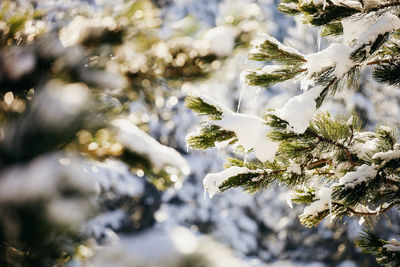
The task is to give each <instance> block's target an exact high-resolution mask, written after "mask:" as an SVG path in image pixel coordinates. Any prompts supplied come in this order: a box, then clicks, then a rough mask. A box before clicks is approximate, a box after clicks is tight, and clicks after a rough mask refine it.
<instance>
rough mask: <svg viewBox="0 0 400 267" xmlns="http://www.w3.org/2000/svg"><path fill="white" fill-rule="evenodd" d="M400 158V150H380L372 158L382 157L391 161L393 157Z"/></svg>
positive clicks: (386, 160)
mask: <svg viewBox="0 0 400 267" xmlns="http://www.w3.org/2000/svg"><path fill="white" fill-rule="evenodd" d="M398 158H400V150H389V151H387V152H378V153H375V155H374V156H373V157H372V159H380V160H383V161H384V162H388V161H391V160H392V159H398Z"/></svg>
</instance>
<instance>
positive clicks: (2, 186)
mask: <svg viewBox="0 0 400 267" xmlns="http://www.w3.org/2000/svg"><path fill="white" fill-rule="evenodd" d="M63 158H64V157H62V156H61V155H57V154H50V155H46V156H42V157H39V158H37V159H35V160H33V161H31V162H30V163H29V164H16V165H13V166H12V167H9V168H7V169H5V170H4V171H3V172H2V176H1V179H0V202H2V201H4V202H5V201H8V202H21V201H31V200H33V199H37V198H57V196H58V194H59V190H58V189H59V188H61V187H62V186H70V187H72V188H74V190H76V191H82V192H89V193H90V192H92V193H94V192H97V191H98V187H97V183H96V182H95V179H94V177H93V176H92V175H90V174H88V173H85V172H84V171H83V168H82V167H83V166H82V165H81V164H80V163H78V160H76V159H73V158H69V159H68V161H67V162H68V164H66V165H63V164H62V163H61V162H60V161H59V160H60V159H63Z"/></svg>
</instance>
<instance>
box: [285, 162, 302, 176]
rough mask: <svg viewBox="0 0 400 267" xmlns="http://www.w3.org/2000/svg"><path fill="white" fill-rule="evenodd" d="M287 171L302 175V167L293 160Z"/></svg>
mask: <svg viewBox="0 0 400 267" xmlns="http://www.w3.org/2000/svg"><path fill="white" fill-rule="evenodd" d="M287 171H288V172H292V173H295V174H298V175H301V166H300V164H297V163H296V162H294V161H293V160H291V162H290V165H289V167H288V168H287Z"/></svg>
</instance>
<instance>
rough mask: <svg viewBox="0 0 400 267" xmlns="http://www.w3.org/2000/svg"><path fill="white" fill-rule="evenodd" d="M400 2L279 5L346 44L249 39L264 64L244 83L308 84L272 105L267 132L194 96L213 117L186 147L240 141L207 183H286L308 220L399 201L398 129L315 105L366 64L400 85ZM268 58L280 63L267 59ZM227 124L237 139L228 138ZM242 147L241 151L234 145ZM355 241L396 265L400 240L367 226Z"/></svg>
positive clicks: (294, 0) (250, 186)
mask: <svg viewBox="0 0 400 267" xmlns="http://www.w3.org/2000/svg"><path fill="white" fill-rule="evenodd" d="M399 6H400V2H398V1H333V0H327V1H316V0H315V1H298V0H283V1H281V4H280V6H279V10H280V11H282V12H284V13H286V14H288V15H292V16H301V17H302V18H303V22H304V23H307V24H311V25H314V26H322V31H321V35H322V36H340V35H343V37H344V40H343V43H332V44H331V45H330V46H328V47H327V48H326V49H324V50H322V51H320V52H317V53H314V54H310V55H302V54H301V53H300V52H299V51H297V50H295V49H294V48H291V47H288V46H286V45H284V44H282V43H280V42H279V41H277V40H276V39H274V38H273V37H270V36H264V37H262V38H260V39H257V40H255V41H253V43H252V44H253V49H252V50H250V53H249V59H251V60H255V61H260V62H262V63H263V64H264V67H263V68H259V69H255V70H248V71H246V72H245V73H244V76H245V81H246V83H247V84H249V85H254V86H262V87H265V88H267V87H270V86H271V85H274V84H277V83H281V82H284V81H287V80H292V81H300V82H301V84H302V89H303V90H304V91H305V92H303V94H301V95H299V96H295V97H293V98H292V99H290V100H289V101H288V103H287V104H286V105H285V106H283V107H282V108H281V109H278V110H271V109H268V110H267V111H266V115H265V118H264V121H263V123H264V128H262V129H261V128H260V129H247V130H245V129H246V127H248V128H250V126H248V125H245V124H246V123H245V122H242V121H239V120H237V122H236V124H235V122H234V120H233V118H232V115H230V114H231V113H230V112H231V111H227V110H226V108H225V107H224V106H222V105H221V104H219V103H217V102H215V101H214V100H210V99H208V98H205V97H202V96H188V102H187V103H188V104H187V106H188V107H189V108H191V109H192V110H194V111H195V112H197V113H200V115H203V116H208V120H204V121H203V122H202V123H201V124H200V126H199V127H200V130H199V131H198V133H197V134H196V135H189V136H188V139H187V140H188V144H189V145H190V146H191V147H193V148H196V149H205V148H209V147H213V146H215V142H220V141H222V140H230V142H229V145H233V146H234V147H235V148H236V149H234V153H235V154H236V157H235V158H234V159H229V160H228V163H227V166H226V167H228V168H229V169H227V170H226V172H221V173H216V174H212V175H210V176H207V177H206V179H205V180H204V185H205V188H206V190H209V192H210V193H211V192H214V191H225V190H227V189H229V188H233V187H242V188H243V189H244V190H246V191H248V192H256V191H259V190H262V189H265V188H269V187H271V186H276V185H279V186H283V187H286V188H287V189H288V190H291V191H292V201H293V202H295V203H298V204H304V205H307V206H306V207H305V209H304V212H303V214H302V215H300V221H301V223H302V224H304V225H305V226H307V227H313V226H316V225H317V224H318V223H320V222H321V221H322V220H323V219H325V218H326V217H330V218H332V219H335V220H338V221H339V220H340V219H341V218H342V217H344V216H350V217H360V218H362V219H368V218H370V217H375V216H378V215H380V214H384V213H386V212H387V211H389V210H390V209H392V208H397V207H398V203H399V198H398V197H399V195H398V186H399V183H400V176H399V173H398V170H399V165H398V164H399V162H400V161H399V159H400V151H399V150H398V149H399V145H398V144H397V143H396V142H397V141H398V136H397V134H396V133H395V131H394V130H393V129H391V128H389V127H386V126H380V127H377V128H376V129H375V131H373V132H371V131H367V130H365V129H363V127H362V121H360V119H359V118H358V117H357V116H356V115H353V116H350V117H340V116H339V117H334V116H332V115H330V114H329V113H327V112H318V113H316V111H317V109H318V108H319V107H320V106H321V105H323V104H324V103H325V102H326V101H327V99H328V97H334V96H335V94H336V93H337V92H339V91H341V90H344V89H351V88H354V87H357V86H358V84H359V82H358V81H359V73H360V71H363V70H364V69H367V68H371V67H372V68H373V76H374V78H375V79H376V80H377V81H378V82H381V83H387V84H390V85H398V84H399V81H398V75H397V74H398V69H399V67H398V65H399V64H398V57H399V51H400V50H399V30H400V18H399V16H400V12H399V8H398V7H399ZM271 62H272V63H273V64H277V65H269V64H271ZM212 106H213V107H212ZM240 116H241V115H240V114H239V115H237V116H236V117H237V118H239V117H240ZM227 121H228V122H227ZM243 121H245V120H243ZM249 122H250V120H249ZM240 123H242V125H240ZM224 128H225V130H229V131H232V132H233V134H234V135H235V136H236V138H232V139H228V137H226V139H222V138H221V133H222V132H223V130H224ZM260 130H265V131H266V132H267V134H266V135H265V136H264V137H263V139H265V140H255V141H254V142H249V141H248V138H249V136H253V135H252V131H260ZM212 131H214V133H212ZM194 138H195V139H194ZM212 138H215V139H214V144H213V139H212ZM246 138H247V139H246ZM241 139H242V140H241ZM245 139H246V140H245ZM243 140H244V141H243ZM271 141H272V142H273V143H275V144H276V147H278V148H276V147H275V146H272V145H271ZM243 144H245V149H244V150H243V149H238V147H242V145H243ZM261 147H262V148H263V150H264V152H265V151H266V150H269V151H272V152H273V153H274V157H272V158H271V157H269V158H264V160H263V159H262V157H261V156H260V151H257V149H259V150H260V148H261ZM251 151H254V152H255V157H252V158H251V157H247V156H246V160H243V159H242V155H241V154H243V153H248V152H251ZM265 159H267V160H265ZM232 166H237V167H240V168H239V169H238V168H232ZM234 171H236V172H237V173H234ZM227 173H229V174H230V177H226V175H227ZM232 173H233V175H232ZM221 181H222V182H221ZM213 185H214V186H216V188H212V186H213ZM210 187H211V188H212V189H210ZM356 245H358V246H360V247H361V248H362V249H363V250H364V251H366V252H373V253H375V255H376V258H377V261H378V263H381V264H386V265H388V266H398V265H399V260H400V258H399V255H398V251H400V243H399V241H396V240H394V241H393V240H392V241H385V240H382V239H379V238H378V237H377V236H375V235H374V234H372V233H370V232H366V233H365V234H364V235H362V236H361V237H360V239H359V240H358V241H356Z"/></svg>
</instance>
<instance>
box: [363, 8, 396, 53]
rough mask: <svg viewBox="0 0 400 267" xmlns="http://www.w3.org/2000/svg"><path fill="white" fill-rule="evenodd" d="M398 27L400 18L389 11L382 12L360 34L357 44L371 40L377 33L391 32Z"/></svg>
mask: <svg viewBox="0 0 400 267" xmlns="http://www.w3.org/2000/svg"><path fill="white" fill-rule="evenodd" d="M399 28H400V19H399V18H398V17H397V16H395V15H392V14H390V13H384V14H383V15H382V16H381V17H379V19H378V20H377V21H376V23H374V25H372V26H371V27H369V28H368V29H367V30H365V31H364V32H363V33H361V34H360V37H359V38H358V44H359V45H362V44H366V43H370V42H373V41H374V40H375V39H376V37H377V36H378V35H379V34H383V33H386V32H391V31H393V30H396V29H399Z"/></svg>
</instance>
